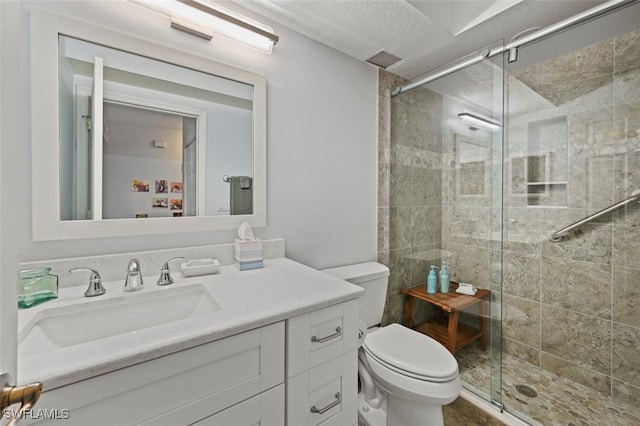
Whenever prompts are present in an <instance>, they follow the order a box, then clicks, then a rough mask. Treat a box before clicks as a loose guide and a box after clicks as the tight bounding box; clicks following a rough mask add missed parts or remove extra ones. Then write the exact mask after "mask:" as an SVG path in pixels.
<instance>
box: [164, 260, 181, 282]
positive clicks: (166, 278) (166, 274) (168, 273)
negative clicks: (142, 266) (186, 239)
mask: <svg viewBox="0 0 640 426" xmlns="http://www.w3.org/2000/svg"><path fill="white" fill-rule="evenodd" d="M178 259H184V257H174V258H171V259H169V260H167V261H166V262H164V264H163V265H162V268H160V277H159V278H158V285H169V284H173V277H171V270H170V269H169V262H172V261H174V260H178Z"/></svg>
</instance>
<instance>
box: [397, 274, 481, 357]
mask: <svg viewBox="0 0 640 426" xmlns="http://www.w3.org/2000/svg"><path fill="white" fill-rule="evenodd" d="M457 288H458V283H455V282H451V288H450V291H449V292H448V293H436V294H428V293H427V286H426V285H424V284H422V285H418V286H415V287H411V288H406V289H403V290H400V293H401V294H404V297H405V298H404V321H403V324H404V325H405V326H407V327H410V328H413V329H414V330H416V331H419V332H421V333H424V334H426V335H427V336H430V337H432V338H434V339H436V340H437V341H438V342H440V343H442V344H443V345H444V346H445V347H446V348H447V349H448V350H449V352H451V353H452V354H455V353H456V352H458V351H459V350H460V349H462V348H464V347H465V346H467V345H468V344H469V343H471V342H473V341H475V340H478V339H479V340H480V348H481V349H482V350H483V351H484V350H486V349H487V340H488V335H489V333H488V329H487V318H488V315H489V312H490V306H489V300H488V297H489V295H490V294H491V291H490V290H487V289H482V288H481V289H478V292H477V293H476V295H475V296H468V295H466V294H459V293H456V292H455V290H456V289H457ZM414 299H418V300H423V301H425V302H427V303H429V304H431V305H434V306H437V307H438V308H441V311H440V315H438V316H437V317H436V318H433V319H431V320H429V321H427V322H425V323H422V324H418V325H416V326H415V327H412V324H411V314H412V312H413V301H414ZM478 303H479V304H480V305H479V306H478V310H479V315H480V317H479V326H480V329H479V330H477V329H475V328H473V327H470V326H468V325H466V324H461V323H459V319H460V311H461V310H463V309H466V308H469V307H471V306H474V305H477V304H478ZM442 312H448V313H449V320H448V322H446V321H444V320H445V318H444V315H442Z"/></svg>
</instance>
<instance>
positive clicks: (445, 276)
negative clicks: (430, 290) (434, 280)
mask: <svg viewBox="0 0 640 426" xmlns="http://www.w3.org/2000/svg"><path fill="white" fill-rule="evenodd" d="M440 292H441V293H449V262H442V268H440Z"/></svg>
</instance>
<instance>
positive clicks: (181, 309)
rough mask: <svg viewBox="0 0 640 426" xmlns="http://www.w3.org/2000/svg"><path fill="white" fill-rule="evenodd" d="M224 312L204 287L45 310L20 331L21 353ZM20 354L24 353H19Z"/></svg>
mask: <svg viewBox="0 0 640 426" xmlns="http://www.w3.org/2000/svg"><path fill="white" fill-rule="evenodd" d="M219 310H220V305H218V303H217V302H216V300H215V299H214V298H213V297H211V295H210V294H209V292H208V291H207V290H206V289H205V288H204V286H203V285H202V284H191V285H189V286H183V287H177V288H170V289H162V290H155V291H151V292H146V293H140V294H127V295H125V296H117V297H113V298H109V299H102V300H100V299H96V300H90V301H87V299H83V300H82V302H81V303H78V304H72V305H67V306H60V307H54V308H49V309H46V308H45V309H43V310H42V311H40V312H38V314H37V315H36V316H35V317H34V318H33V320H32V321H31V322H30V324H28V325H27V327H25V329H24V330H23V331H21V333H20V336H19V340H20V343H19V345H18V352H20V353H22V354H24V355H35V354H39V353H43V352H46V351H51V350H56V349H61V348H66V347H70V346H75V345H79V344H83V343H87V342H91V341H96V340H100V339H104V338H107V337H112V336H117V335H123V334H134V333H137V332H139V331H140V330H144V329H147V328H151V327H156V326H161V325H165V324H170V323H174V322H176V321H181V320H185V319H189V318H194V317H198V316H203V315H210V314H212V313H214V312H216V311H219ZM19 356H20V354H19Z"/></svg>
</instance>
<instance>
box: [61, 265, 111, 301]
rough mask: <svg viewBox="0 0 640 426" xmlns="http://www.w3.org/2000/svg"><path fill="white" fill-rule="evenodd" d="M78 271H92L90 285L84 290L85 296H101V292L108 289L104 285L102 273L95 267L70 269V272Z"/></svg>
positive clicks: (103, 292)
mask: <svg viewBox="0 0 640 426" xmlns="http://www.w3.org/2000/svg"><path fill="white" fill-rule="evenodd" d="M78 271H89V272H91V276H90V277H89V287H88V288H87V291H85V292H84V297H94V296H100V295H101V294H105V293H106V292H107V290H105V288H104V287H102V278H100V274H99V273H98V271H96V270H95V269H91V268H71V269H69V272H70V273H72V274H73V273H75V272H78Z"/></svg>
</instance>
